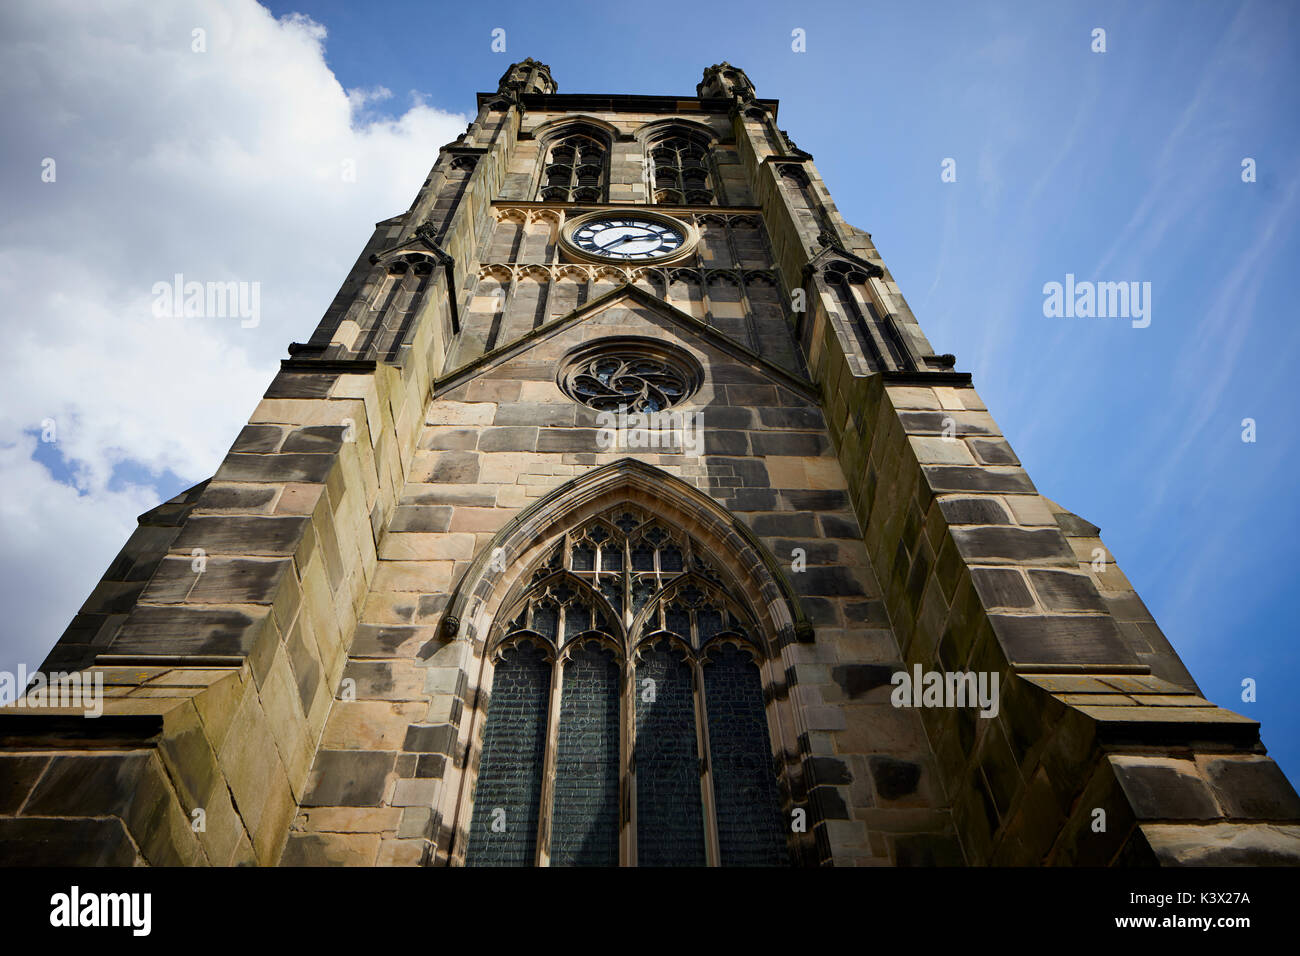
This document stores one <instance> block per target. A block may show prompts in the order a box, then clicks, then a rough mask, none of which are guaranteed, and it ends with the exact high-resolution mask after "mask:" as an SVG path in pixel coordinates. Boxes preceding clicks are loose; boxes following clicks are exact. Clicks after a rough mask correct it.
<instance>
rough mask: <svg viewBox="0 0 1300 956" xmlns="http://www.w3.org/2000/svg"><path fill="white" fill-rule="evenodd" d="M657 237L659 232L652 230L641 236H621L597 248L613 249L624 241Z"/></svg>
mask: <svg viewBox="0 0 1300 956" xmlns="http://www.w3.org/2000/svg"><path fill="white" fill-rule="evenodd" d="M658 238H659V234H658V233H654V232H651V233H649V235H642V236H623V237H622V238H620V239H615V240H614V241H613V242H611V243H610V244H609V245H607V246H600V247H599V248H601V249H606V250H608V249H613V248H614V247H615V246H621V245H622V244H623V243H625V242H636V241H638V240H644V239H658Z"/></svg>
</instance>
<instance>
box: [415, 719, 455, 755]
mask: <svg viewBox="0 0 1300 956" xmlns="http://www.w3.org/2000/svg"><path fill="white" fill-rule="evenodd" d="M455 748H456V728H455V727H453V726H452V725H451V724H428V725H424V726H420V725H413V726H411V727H408V728H407V729H406V739H405V740H404V741H403V742H402V749H403V750H405V751H407V752H408V753H412V752H414V753H424V754H444V755H448V754H451V753H453V752H454V751H455Z"/></svg>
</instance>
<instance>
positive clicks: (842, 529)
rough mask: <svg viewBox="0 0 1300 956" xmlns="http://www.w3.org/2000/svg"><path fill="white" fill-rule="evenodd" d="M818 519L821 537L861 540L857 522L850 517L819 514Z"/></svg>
mask: <svg viewBox="0 0 1300 956" xmlns="http://www.w3.org/2000/svg"><path fill="white" fill-rule="evenodd" d="M818 520H819V521H820V522H821V526H822V536H823V537H826V538H853V539H854V540H856V541H861V540H862V531H861V530H860V529H859V528H858V523H857V522H856V521H854V520H853V519H852V518H841V517H839V516H838V515H820V516H819V517H818Z"/></svg>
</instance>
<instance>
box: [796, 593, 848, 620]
mask: <svg viewBox="0 0 1300 956" xmlns="http://www.w3.org/2000/svg"><path fill="white" fill-rule="evenodd" d="M801 603H802V604H803V609H804V613H805V614H807V615H808V621H809V623H810V624H814V625H816V626H817V627H837V626H838V625H839V623H840V615H839V611H838V602H835V601H831V600H828V599H827V598H821V597H804V598H802V599H801Z"/></svg>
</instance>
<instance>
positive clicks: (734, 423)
mask: <svg viewBox="0 0 1300 956" xmlns="http://www.w3.org/2000/svg"><path fill="white" fill-rule="evenodd" d="M700 415H701V418H702V421H701V424H702V425H703V426H704V427H705V428H706V429H707V428H740V429H749V428H752V427H753V425H754V411H753V409H750V408H730V407H728V406H726V405H710V406H708V407H707V408H705V409H703V410H702V411H701V412H700Z"/></svg>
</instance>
